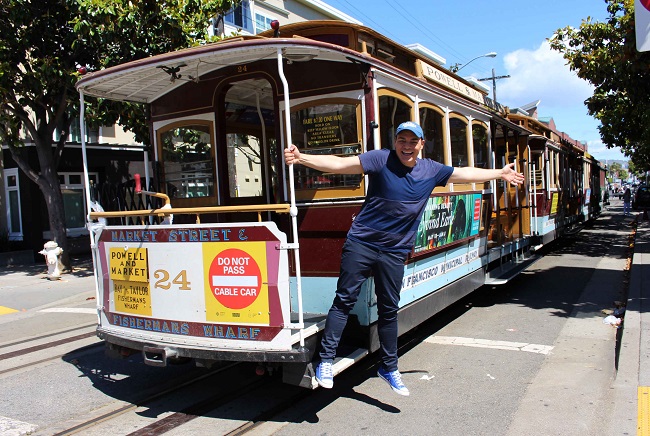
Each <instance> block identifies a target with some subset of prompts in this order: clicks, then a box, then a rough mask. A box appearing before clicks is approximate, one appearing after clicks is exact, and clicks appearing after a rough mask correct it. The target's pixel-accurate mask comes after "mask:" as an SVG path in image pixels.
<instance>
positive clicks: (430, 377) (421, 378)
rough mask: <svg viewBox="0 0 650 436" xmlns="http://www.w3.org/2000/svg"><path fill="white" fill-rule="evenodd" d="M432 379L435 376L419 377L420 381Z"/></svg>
mask: <svg viewBox="0 0 650 436" xmlns="http://www.w3.org/2000/svg"><path fill="white" fill-rule="evenodd" d="M434 377H435V375H430V376H429V375H423V376H422V377H420V380H431V379H433V378H434Z"/></svg>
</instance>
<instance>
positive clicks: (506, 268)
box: [485, 254, 543, 286]
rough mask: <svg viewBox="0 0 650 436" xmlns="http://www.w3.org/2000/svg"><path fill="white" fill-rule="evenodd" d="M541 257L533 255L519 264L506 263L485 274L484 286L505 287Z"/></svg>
mask: <svg viewBox="0 0 650 436" xmlns="http://www.w3.org/2000/svg"><path fill="white" fill-rule="evenodd" d="M542 257H543V256H541V255H539V254H533V255H531V256H530V257H527V258H526V259H524V260H521V261H519V262H508V263H507V264H503V265H502V266H500V267H498V268H495V269H494V270H492V271H489V272H488V273H487V276H486V277H485V284H486V285H491V286H498V285H505V284H506V283H508V282H509V281H510V280H512V279H514V278H515V277H517V275H518V274H519V273H520V272H522V271H524V270H525V269H527V268H528V267H530V266H531V265H533V264H534V263H535V262H537V261H538V260H540V259H541V258H542Z"/></svg>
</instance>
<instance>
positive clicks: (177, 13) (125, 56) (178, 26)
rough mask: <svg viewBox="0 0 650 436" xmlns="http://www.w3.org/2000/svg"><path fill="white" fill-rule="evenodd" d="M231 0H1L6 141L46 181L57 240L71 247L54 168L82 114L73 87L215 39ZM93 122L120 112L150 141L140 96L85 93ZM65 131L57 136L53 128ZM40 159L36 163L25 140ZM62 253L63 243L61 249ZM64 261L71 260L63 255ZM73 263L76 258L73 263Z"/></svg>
mask: <svg viewBox="0 0 650 436" xmlns="http://www.w3.org/2000/svg"><path fill="white" fill-rule="evenodd" d="M233 3H235V2H233V1H231V0H172V1H165V2H159V1H156V0H143V1H139V0H38V1H36V0H3V1H2V2H0V28H2V34H1V35H0V142H1V143H3V144H6V145H8V146H9V150H10V152H11V154H12V157H13V158H14V160H15V161H16V162H17V164H18V166H19V167H20V169H21V170H22V171H23V172H24V173H25V174H26V175H27V176H28V177H29V178H30V179H31V180H32V181H34V182H35V183H36V184H37V185H38V186H39V188H40V190H41V192H42V193H43V196H44V198H45V202H46V204H47V207H48V216H49V222H50V229H51V230H52V232H53V234H54V240H55V241H56V242H57V243H58V244H59V246H61V247H63V249H64V250H66V249H67V239H66V235H65V214H64V210H63V198H62V195H61V189H60V185H59V178H58V175H57V173H56V168H57V165H58V161H59V159H60V157H61V153H62V151H63V149H64V147H65V145H66V142H65V140H66V137H67V132H68V131H69V128H70V123H71V122H72V120H73V119H74V117H75V116H78V114H79V96H78V94H77V92H76V90H75V89H74V85H75V83H76V81H77V80H78V79H79V77H80V74H81V73H82V72H83V70H84V69H85V70H86V71H95V70H100V69H103V68H106V67H110V66H113V65H117V64H120V63H123V62H127V61H132V60H136V59H141V58H144V57H148V56H152V55H155V54H159V53H164V52H168V51H172V50H175V49H179V48H185V47H190V46H193V45H196V44H201V43H205V42H207V41H208V40H209V36H208V34H207V28H208V25H209V19H210V18H211V17H213V16H215V15H216V14H218V13H221V12H223V11H224V10H228V9H230V7H231V6H232V4H233ZM87 110H88V113H89V114H90V117H89V122H90V124H91V125H93V124H94V125H96V126H98V125H111V124H113V122H114V121H116V120H118V119H119V122H120V124H122V125H124V126H126V127H127V128H128V129H130V130H132V131H133V132H134V133H135V134H136V139H137V140H139V141H142V142H145V143H147V142H148V129H147V126H146V125H145V124H144V120H145V117H144V113H145V110H144V108H143V107H142V106H141V105H134V104H126V103H119V104H118V103H114V102H107V101H101V100H90V101H89V102H88V108H87ZM57 129H58V130H59V131H60V132H61V133H62V134H61V135H60V139H59V140H58V142H57V143H54V141H53V137H54V132H55V130H57ZM26 143H27V144H30V145H31V144H33V145H34V146H35V148H36V154H37V156H38V165H37V166H36V167H32V166H30V164H29V162H28V160H27V159H26V156H25V153H24V150H25V149H24V146H25V144H26ZM64 253H65V252H64ZM64 261H66V263H67V259H64ZM67 266H69V264H68V265H67Z"/></svg>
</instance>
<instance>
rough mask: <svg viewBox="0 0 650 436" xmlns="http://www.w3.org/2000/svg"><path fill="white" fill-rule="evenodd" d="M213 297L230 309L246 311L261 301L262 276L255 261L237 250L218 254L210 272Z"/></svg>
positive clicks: (230, 249) (228, 250)
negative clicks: (258, 300)
mask: <svg viewBox="0 0 650 436" xmlns="http://www.w3.org/2000/svg"><path fill="white" fill-rule="evenodd" d="M208 274H209V276H208V277H209V280H210V289H211V291H212V295H213V296H214V298H216V299H217V301H218V302H219V303H221V304H222V305H224V306H225V307H227V308H229V309H243V308H245V307H248V306H250V305H251V304H253V302H254V301H255V300H256V299H257V297H258V296H259V294H260V290H261V288H262V274H261V272H260V267H259V266H258V265H257V262H255V259H253V257H252V256H251V255H249V254H248V253H246V252H245V251H243V250H239V249H237V248H229V249H227V250H224V251H222V252H220V253H219V254H217V256H216V257H215V258H214V260H212V263H211V264H210V270H209V272H208Z"/></svg>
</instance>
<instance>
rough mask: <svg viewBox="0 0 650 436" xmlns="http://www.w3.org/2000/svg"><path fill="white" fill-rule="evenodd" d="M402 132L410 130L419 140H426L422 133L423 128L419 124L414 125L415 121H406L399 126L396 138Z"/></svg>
mask: <svg viewBox="0 0 650 436" xmlns="http://www.w3.org/2000/svg"><path fill="white" fill-rule="evenodd" d="M402 130H409V131H411V132H413V133H414V134H415V136H417V137H418V138H421V139H424V133H423V132H422V127H420V125H419V124H418V123H414V122H413V121H406V122H404V123H402V124H400V125H399V126H397V130H396V131H395V136H397V135H398V134H399V132H401V131H402Z"/></svg>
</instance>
